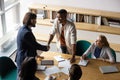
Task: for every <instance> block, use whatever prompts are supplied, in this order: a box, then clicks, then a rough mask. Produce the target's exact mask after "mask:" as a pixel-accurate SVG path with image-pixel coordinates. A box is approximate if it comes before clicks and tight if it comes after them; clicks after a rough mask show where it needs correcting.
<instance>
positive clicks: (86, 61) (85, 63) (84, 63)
mask: <svg viewBox="0 0 120 80" xmlns="http://www.w3.org/2000/svg"><path fill="white" fill-rule="evenodd" d="M87 64H88V60H80V62H79V63H78V65H81V66H87Z"/></svg>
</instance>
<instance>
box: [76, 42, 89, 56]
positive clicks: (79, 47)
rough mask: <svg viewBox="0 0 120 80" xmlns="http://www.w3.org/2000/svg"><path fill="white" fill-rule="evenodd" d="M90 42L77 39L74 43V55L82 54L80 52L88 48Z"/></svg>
mask: <svg viewBox="0 0 120 80" xmlns="http://www.w3.org/2000/svg"><path fill="white" fill-rule="evenodd" d="M90 45H91V43H90V42H89V41H86V40H79V41H77V44H76V55H78V56H82V54H83V53H84V52H85V51H86V50H87V49H88V48H89V46H90Z"/></svg>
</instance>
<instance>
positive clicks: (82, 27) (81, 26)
mask: <svg viewBox="0 0 120 80" xmlns="http://www.w3.org/2000/svg"><path fill="white" fill-rule="evenodd" d="M37 24H38V25H48V26H52V23H51V22H50V19H37ZM75 26H76V29H78V30H88V31H95V32H104V33H110V34H117V35H120V28H115V27H110V26H99V25H96V24H89V23H83V22H82V23H80V22H79V23H77V22H76V23H75Z"/></svg>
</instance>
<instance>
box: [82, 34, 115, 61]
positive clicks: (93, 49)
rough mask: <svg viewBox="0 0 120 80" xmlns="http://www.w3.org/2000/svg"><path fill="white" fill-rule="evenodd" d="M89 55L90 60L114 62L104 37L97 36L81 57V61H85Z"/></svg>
mask: <svg viewBox="0 0 120 80" xmlns="http://www.w3.org/2000/svg"><path fill="white" fill-rule="evenodd" d="M89 54H91V58H93V59H99V60H103V61H107V62H110V63H114V62H115V58H114V56H113V54H112V52H111V49H110V46H109V43H108V41H107V38H106V37H105V36H104V35H99V36H98V37H97V39H96V41H95V42H94V43H93V44H91V46H90V47H89V48H88V49H87V50H86V52H85V53H84V54H83V55H82V59H86V58H87V56H88V55H89Z"/></svg>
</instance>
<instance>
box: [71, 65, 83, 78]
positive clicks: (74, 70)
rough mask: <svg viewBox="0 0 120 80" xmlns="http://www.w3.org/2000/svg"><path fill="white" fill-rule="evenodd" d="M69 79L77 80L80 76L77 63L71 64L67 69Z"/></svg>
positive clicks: (80, 71) (80, 72)
mask: <svg viewBox="0 0 120 80" xmlns="http://www.w3.org/2000/svg"><path fill="white" fill-rule="evenodd" d="M69 75H70V80H79V79H80V78H81V76H82V70H81V68H80V66H79V65H78V64H73V65H72V66H71V68H70V70H69Z"/></svg>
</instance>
